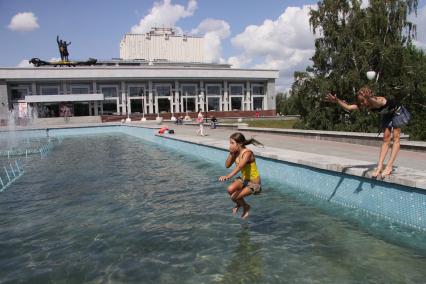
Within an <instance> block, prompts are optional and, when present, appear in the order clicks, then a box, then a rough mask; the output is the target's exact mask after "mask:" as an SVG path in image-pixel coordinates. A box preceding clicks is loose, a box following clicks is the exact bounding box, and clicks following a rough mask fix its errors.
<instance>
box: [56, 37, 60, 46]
mask: <svg viewBox="0 0 426 284" xmlns="http://www.w3.org/2000/svg"><path fill="white" fill-rule="evenodd" d="M56 42H57V43H58V44H59V36H56Z"/></svg>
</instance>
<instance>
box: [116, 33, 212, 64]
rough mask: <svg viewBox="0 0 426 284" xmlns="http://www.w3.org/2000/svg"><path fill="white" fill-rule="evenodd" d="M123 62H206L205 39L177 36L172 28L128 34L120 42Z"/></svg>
mask: <svg viewBox="0 0 426 284" xmlns="http://www.w3.org/2000/svg"><path fill="white" fill-rule="evenodd" d="M120 58H121V59H122V60H146V61H169V62H205V57H204V38H202V37H195V36H187V35H176V34H175V31H174V30H173V29H171V28H152V30H151V31H150V32H149V33H146V34H126V35H124V37H123V39H122V40H121V42H120Z"/></svg>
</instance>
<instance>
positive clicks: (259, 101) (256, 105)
mask: <svg viewBox="0 0 426 284" xmlns="http://www.w3.org/2000/svg"><path fill="white" fill-rule="evenodd" d="M262 109H263V97H254V98H253V110H262Z"/></svg>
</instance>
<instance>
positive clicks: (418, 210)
mask: <svg viewBox="0 0 426 284" xmlns="http://www.w3.org/2000/svg"><path fill="white" fill-rule="evenodd" d="M51 132H52V134H54V135H61V136H67V135H84V134H102V133H113V132H120V133H125V134H128V135H131V136H135V137H138V138H141V139H144V140H148V141H151V142H154V143H157V144H160V145H163V146H165V147H168V148H172V149H174V150H176V151H179V152H183V153H186V154H189V155H196V156H198V157H200V158H202V159H205V160H207V161H210V162H213V163H217V164H220V165H221V166H223V165H224V161H225V159H226V157H227V151H225V150H222V149H218V148H214V147H208V146H202V145H198V144H193V143H189V142H184V141H179V140H174V139H167V138H161V137H157V136H155V135H154V133H155V130H153V129H147V128H140V127H129V126H118V127H92V128H79V129H55V130H52V131H51ZM257 164H258V167H259V171H260V174H261V176H262V178H263V179H265V178H266V179H269V180H271V181H274V182H278V183H280V184H283V185H286V186H288V187H289V188H292V189H296V190H299V191H303V192H305V193H308V194H311V195H314V196H316V197H318V198H321V199H325V200H328V201H330V202H334V203H338V204H341V205H343V206H346V207H351V208H358V209H361V210H363V211H366V212H368V213H370V214H373V215H377V216H381V217H383V218H384V219H388V220H390V221H393V222H396V223H399V224H402V225H406V226H410V227H414V228H416V229H419V230H424V231H426V191H424V190H422V189H416V188H411V187H406V186H401V185H397V184H392V183H385V182H381V181H375V180H371V179H365V178H361V177H356V176H351V175H347V174H343V173H337V172H332V171H325V170H320V169H315V168H311V167H307V166H302V165H297V164H293V163H287V162H282V161H278V160H272V159H269V158H262V157H259V156H257ZM282 188H286V187H285V186H284V187H282Z"/></svg>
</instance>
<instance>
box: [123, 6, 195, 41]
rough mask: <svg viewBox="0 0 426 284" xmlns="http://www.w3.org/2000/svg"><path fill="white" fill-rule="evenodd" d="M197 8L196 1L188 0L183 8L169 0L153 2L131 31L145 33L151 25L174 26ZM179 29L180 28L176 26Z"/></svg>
mask: <svg viewBox="0 0 426 284" xmlns="http://www.w3.org/2000/svg"><path fill="white" fill-rule="evenodd" d="M196 9H197V1H196V0H189V1H188V6H187V7H186V8H185V7H184V6H182V5H179V4H176V5H173V4H171V0H164V2H162V3H161V2H155V3H154V6H153V7H152V8H151V10H150V11H149V13H148V15H146V16H145V17H144V18H143V19H141V20H140V22H139V24H137V25H135V26H133V27H132V29H131V32H132V33H146V32H149V31H150V30H151V28H152V27H163V26H164V27H166V28H169V27H175V24H176V23H177V22H178V21H179V20H180V19H182V18H186V17H189V16H192V15H193V14H194V12H195V10H196ZM177 30H178V31H181V29H180V28H177Z"/></svg>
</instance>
